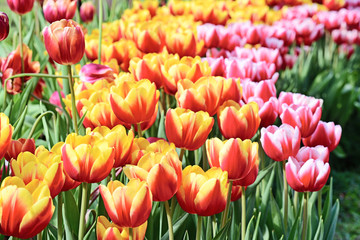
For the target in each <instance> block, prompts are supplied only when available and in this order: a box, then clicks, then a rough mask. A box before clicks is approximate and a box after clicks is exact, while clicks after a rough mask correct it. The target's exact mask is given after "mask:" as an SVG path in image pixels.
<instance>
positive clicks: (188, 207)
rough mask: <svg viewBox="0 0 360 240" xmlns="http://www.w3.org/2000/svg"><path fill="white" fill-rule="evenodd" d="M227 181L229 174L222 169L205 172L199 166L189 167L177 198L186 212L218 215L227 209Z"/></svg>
mask: <svg viewBox="0 0 360 240" xmlns="http://www.w3.org/2000/svg"><path fill="white" fill-rule="evenodd" d="M227 181H228V177H227V172H226V171H222V170H221V169H220V168H211V169H209V170H208V171H206V172H204V171H203V170H202V169H201V168H200V167H199V166H197V165H195V166H187V167H186V168H185V169H184V170H183V178H182V184H181V186H180V188H179V191H178V192H177V193H176V198H177V200H178V202H179V205H180V207H181V208H182V209H183V210H184V211H185V212H188V213H191V214H198V215H199V216H211V215H214V214H218V213H220V212H222V211H224V209H225V205H226V197H227V192H228V188H229V186H228V183H227Z"/></svg>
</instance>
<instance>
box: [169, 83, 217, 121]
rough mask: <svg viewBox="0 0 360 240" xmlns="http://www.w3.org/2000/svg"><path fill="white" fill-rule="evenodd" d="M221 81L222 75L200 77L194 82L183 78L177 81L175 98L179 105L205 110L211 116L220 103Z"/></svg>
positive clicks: (195, 109) (194, 109) (193, 109)
mask: <svg viewBox="0 0 360 240" xmlns="http://www.w3.org/2000/svg"><path fill="white" fill-rule="evenodd" d="M223 83H224V78H222V77H202V78H200V79H199V80H197V81H196V82H195V83H193V82H191V81H190V80H188V79H184V80H181V81H179V82H178V91H177V93H176V95H175V98H176V100H177V102H178V105H179V107H182V108H186V109H190V110H192V111H195V112H197V111H206V112H208V113H209V115H210V116H213V115H215V113H216V111H217V110H218V107H219V105H220V100H221V96H222V91H223Z"/></svg>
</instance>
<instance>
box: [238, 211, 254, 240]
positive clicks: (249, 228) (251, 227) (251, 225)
mask: <svg viewBox="0 0 360 240" xmlns="http://www.w3.org/2000/svg"><path fill="white" fill-rule="evenodd" d="M254 218H255V216H252V217H251V219H250V221H249V223H248V225H247V227H246V232H245V240H250V234H251V233H252V232H253V231H254V223H253V222H254ZM241 224H242V223H241Z"/></svg>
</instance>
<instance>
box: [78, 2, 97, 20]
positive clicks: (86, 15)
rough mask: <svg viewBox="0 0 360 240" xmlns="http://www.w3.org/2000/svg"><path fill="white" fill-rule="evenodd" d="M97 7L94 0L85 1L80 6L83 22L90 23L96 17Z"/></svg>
mask: <svg viewBox="0 0 360 240" xmlns="http://www.w3.org/2000/svg"><path fill="white" fill-rule="evenodd" d="M94 14H95V7H94V4H93V3H92V2H84V3H83V4H81V6H80V18H81V20H82V21H83V22H85V23H89V22H91V21H92V20H93V19H94Z"/></svg>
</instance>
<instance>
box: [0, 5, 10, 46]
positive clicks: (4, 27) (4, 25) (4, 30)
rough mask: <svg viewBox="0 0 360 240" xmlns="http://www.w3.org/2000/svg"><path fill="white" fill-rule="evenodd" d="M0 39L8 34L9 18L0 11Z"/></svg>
mask: <svg viewBox="0 0 360 240" xmlns="http://www.w3.org/2000/svg"><path fill="white" fill-rule="evenodd" d="M0 29H1V30H0V41H2V40H5V39H6V38H7V36H8V35H9V18H8V16H7V15H6V13H4V12H0Z"/></svg>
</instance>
